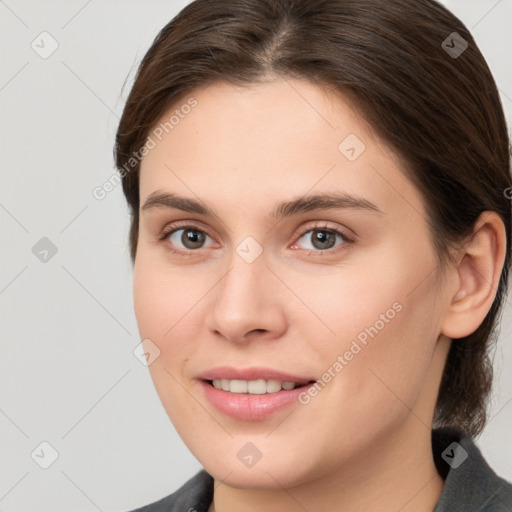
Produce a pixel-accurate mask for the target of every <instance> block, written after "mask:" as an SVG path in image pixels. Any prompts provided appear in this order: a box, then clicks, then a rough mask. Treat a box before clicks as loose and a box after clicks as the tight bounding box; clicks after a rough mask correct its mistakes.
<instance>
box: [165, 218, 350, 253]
mask: <svg viewBox="0 0 512 512" xmlns="http://www.w3.org/2000/svg"><path fill="white" fill-rule="evenodd" d="M181 229H190V230H193V231H198V232H199V233H203V234H205V235H207V236H210V235H209V234H208V233H207V232H206V231H204V230H203V229H200V228H199V227H198V226H194V225H193V224H172V225H170V226H167V227H166V228H165V229H164V230H163V231H162V232H161V234H160V235H159V237H158V239H159V241H160V242H164V243H165V242H166V240H167V238H168V237H169V235H171V234H172V233H174V232H175V231H179V230H181ZM311 231H326V232H328V233H332V234H334V235H338V236H340V237H341V238H342V239H343V243H342V244H340V245H338V246H337V247H335V248H331V249H325V250H310V251H309V253H308V255H309V256H310V255H311V254H312V253H313V254H316V255H318V256H322V255H323V254H325V253H328V254H330V253H336V252H338V250H340V249H341V248H342V246H344V245H345V244H351V243H353V242H354V240H353V238H351V237H349V236H348V235H347V234H346V233H345V232H344V231H342V230H340V229H338V228H332V227H328V226H327V225H322V226H320V225H318V226H309V227H307V228H304V229H303V230H302V231H301V232H300V233H299V234H298V235H297V236H296V238H297V240H299V239H301V238H302V237H303V236H304V235H305V234H307V233H309V232H311ZM210 238H212V237H211V236H210ZM165 245H166V248H167V249H168V250H169V251H171V252H172V253H174V254H177V255H180V256H192V255H193V254H194V253H195V252H197V251H198V249H196V250H190V251H183V250H181V249H174V248H171V247H170V245H169V244H165Z"/></svg>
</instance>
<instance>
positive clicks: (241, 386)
mask: <svg viewBox="0 0 512 512" xmlns="http://www.w3.org/2000/svg"><path fill="white" fill-rule="evenodd" d="M212 384H213V387H214V388H217V389H222V390H223V391H229V392H231V393H249V394H250V395H264V394H265V393H277V392H278V391H281V389H283V390H285V391H289V390H291V389H294V388H295V387H296V386H299V385H300V384H297V383H295V382H289V381H285V382H281V381H279V380H274V379H270V380H265V379H258V380H237V379H235V380H229V379H213V381H212Z"/></svg>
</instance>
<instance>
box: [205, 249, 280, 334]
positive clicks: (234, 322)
mask: <svg viewBox="0 0 512 512" xmlns="http://www.w3.org/2000/svg"><path fill="white" fill-rule="evenodd" d="M285 292H286V289H285V287H284V286H283V284H282V283H281V282H280V281H279V279H277V278H276V276H275V271H272V270H271V269H270V268H269V266H268V262H267V261H266V258H265V257H264V253H263V254H261V255H260V256H259V257H258V258H257V259H256V260H255V261H253V262H251V263H248V262H247V261H245V260H244V259H243V258H242V257H240V256H239V255H238V254H237V253H234V254H233V257H232V258H231V259H230V262H229V267H228V270H227V272H226V273H225V274H224V276H223V277H222V278H221V280H220V281H219V282H218V284H217V285H216V286H215V287H214V289H213V290H212V293H211V294H209V295H210V304H211V305H210V307H209V310H208V313H207V316H206V320H205V326H206V328H207V329H209V331H210V332H213V333H215V335H216V336H218V337H219V336H220V337H222V338H223V339H226V340H228V341H230V342H234V343H242V344H243V343H248V342H250V341H253V340H270V339H273V338H277V337H279V336H281V335H282V334H283V333H284V332H285V331H286V327H287V324H286V311H285V304H286V302H287V301H288V303H289V301H290V297H287V296H286V293H285Z"/></svg>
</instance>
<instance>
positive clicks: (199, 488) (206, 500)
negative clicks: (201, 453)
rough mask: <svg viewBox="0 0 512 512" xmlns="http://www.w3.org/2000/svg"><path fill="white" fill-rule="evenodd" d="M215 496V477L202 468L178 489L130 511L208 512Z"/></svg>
mask: <svg viewBox="0 0 512 512" xmlns="http://www.w3.org/2000/svg"><path fill="white" fill-rule="evenodd" d="M212 498H213V478H212V477H211V476H210V475H209V474H208V473H207V472H206V471H205V470H201V471H199V473H197V474H196V475H195V476H193V477H192V478H191V479H190V480H188V481H187V482H186V483H185V484H184V485H183V486H182V487H180V488H179V489H178V490H177V491H175V492H173V493H172V494H170V495H169V496H166V497H165V498H162V499H161V500H159V501H155V502H154V503H151V504H149V505H146V506H144V507H141V508H138V509H136V510H132V511H130V512H178V511H179V512H207V510H208V508H209V506H210V503H211V501H212Z"/></svg>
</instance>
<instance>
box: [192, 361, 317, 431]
mask: <svg viewBox="0 0 512 512" xmlns="http://www.w3.org/2000/svg"><path fill="white" fill-rule="evenodd" d="M198 380H199V382H200V384H201V388H202V389H203V392H204V397H205V399H206V401H207V402H209V403H210V404H211V405H212V406H214V407H215V409H217V411H218V412H221V413H222V414H225V415H228V416H230V417H232V418H236V419H239V420H245V421H255V420H262V419H265V418H268V417H269V416H271V415H273V414H275V413H277V412H278V411H282V410H284V409H286V408H288V407H291V406H293V405H295V406H298V405H299V396H300V395H301V393H304V392H306V391H307V389H308V388H309V387H310V386H311V385H313V384H314V383H315V382H316V381H315V380H313V379H308V378H304V377H298V376H293V375H290V374H285V373H282V372H277V371H273V370H269V369H264V368H251V369H246V370H240V369H236V368H231V367H223V368H216V369H213V370H211V371H209V372H207V373H205V374H202V375H200V376H199V378H198Z"/></svg>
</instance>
